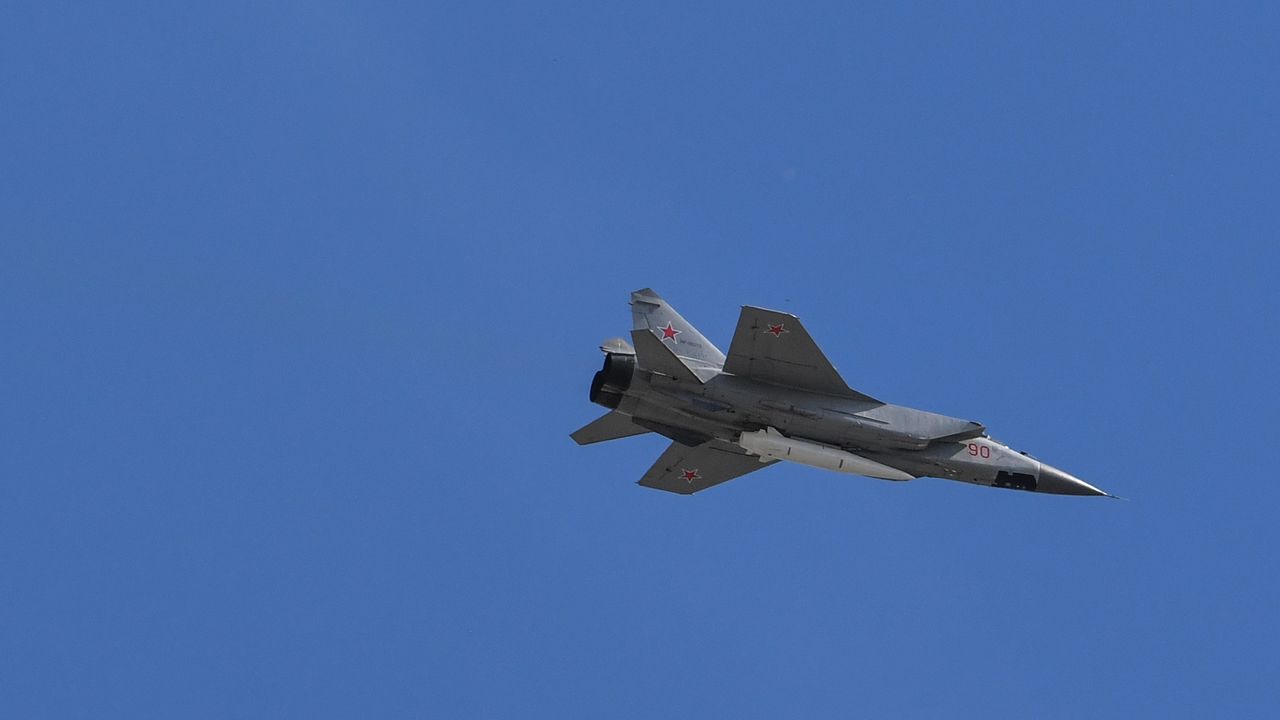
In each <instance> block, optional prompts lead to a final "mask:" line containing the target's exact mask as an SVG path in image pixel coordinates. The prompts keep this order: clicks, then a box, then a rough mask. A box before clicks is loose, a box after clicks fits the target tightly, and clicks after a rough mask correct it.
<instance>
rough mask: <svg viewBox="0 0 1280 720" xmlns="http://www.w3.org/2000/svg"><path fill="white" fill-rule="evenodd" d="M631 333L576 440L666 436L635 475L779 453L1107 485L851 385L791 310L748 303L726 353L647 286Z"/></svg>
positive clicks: (664, 486)
mask: <svg viewBox="0 0 1280 720" xmlns="http://www.w3.org/2000/svg"><path fill="white" fill-rule="evenodd" d="M631 315H632V319H633V329H632V331H631V342H630V343H628V342H627V341H626V340H623V339H622V338H616V339H613V340H608V341H606V342H605V343H604V344H603V345H601V346H600V350H601V351H603V352H604V367H603V368H602V369H601V370H600V371H599V372H597V373H596V374H595V378H594V379H593V380H592V381H591V393H590V398H591V402H593V403H596V404H598V405H603V406H604V407H606V408H609V412H608V413H607V414H605V415H604V416H602V417H600V418H599V419H597V420H595V421H594V422H591V423H589V424H588V425H586V426H585V427H583V428H581V429H580V430H578V431H577V432H575V433H573V434H572V435H571V437H572V438H573V439H574V440H575V441H576V442H577V443H578V444H580V445H589V444H592V443H598V442H603V441H606V440H616V439H618V438H625V437H630V436H633V435H641V434H644V433H647V432H654V433H658V434H659V435H662V436H665V437H667V438H669V439H670V440H671V441H672V442H671V445H670V446H669V447H668V448H667V450H666V452H664V453H662V456H661V457H659V458H658V460H657V462H655V463H654V464H653V467H651V468H649V471H648V472H647V473H645V474H644V477H643V478H641V479H640V481H639V484H640V485H643V486H645V487H650V488H656V489H658V490H666V491H669V492H673V493H680V494H682V495H689V494H692V493H696V492H699V491H702V490H706V489H707V488H709V487H711V486H713V485H719V484H720V483H723V482H725V481H727V480H732V479H734V478H737V477H741V476H743V475H746V474H747V473H749V472H753V471H755V470H760V469H761V468H765V467H768V466H770V465H773V464H774V463H777V462H779V461H782V460H786V461H789V462H794V463H800V464H802V465H810V466H813V467H818V468H823V469H826V470H834V471H836V472H842V473H849V474H853V475H864V476H867V477H872V478H881V479H884V480H895V481H903V480H912V479H915V478H919V477H936V478H942V479H945V480H958V481H961V482H967V483H973V484H976V485H987V486H991V487H1002V488H1012V489H1015V490H1027V491H1032V492H1040V493H1052V494H1057V495H1103V496H1109V497H1110V495H1109V494H1108V493H1106V492H1103V491H1102V490H1099V489H1098V488H1096V487H1094V486H1092V485H1090V484H1089V483H1087V482H1085V481H1083V480H1081V479H1079V478H1077V477H1074V476H1072V475H1070V474H1068V473H1065V472H1063V471H1061V470H1058V469H1057V468H1054V467H1052V466H1050V465H1048V464H1046V463H1043V462H1040V461H1039V460H1037V459H1035V458H1033V457H1031V456H1030V455H1028V454H1026V453H1024V452H1019V451H1016V450H1014V449H1012V448H1010V447H1009V446H1008V445H1005V444H1004V443H1002V442H999V441H997V440H995V439H993V438H992V437H991V436H990V435H988V434H987V430H986V428H985V427H984V426H983V425H982V424H981V423H978V422H973V421H971V420H962V419H960V418H954V417H947V416H945V415H938V414H936V413H931V412H925V411H924V410H914V409H912V408H908V407H902V406H900V405H891V404H889V403H886V402H882V401H880V400H877V399H875V398H873V397H870V396H868V395H865V394H863V393H860V392H858V391H857V390H854V389H852V388H850V387H849V386H848V385H847V384H845V381H844V380H843V379H842V378H841V377H840V374H839V373H838V372H836V369H835V367H833V366H832V365H831V363H830V362H829V361H828V360H827V358H826V356H825V355H823V354H822V350H820V349H819V348H818V345H817V343H815V342H814V341H813V338H811V337H809V333H808V331H807V330H805V328H804V325H802V324H801V323H800V319H799V318H797V317H796V316H794V315H790V314H787V313H783V312H778V311H777V310H766V309H764V308H759V307H752V306H745V307H743V308H742V314H741V315H740V316H739V317H738V327H737V329H735V330H734V333H733V341H732V342H731V343H730V344H729V354H728V356H726V355H725V354H724V353H722V352H720V350H718V349H717V348H716V346H715V345H713V344H711V341H709V340H707V338H705V337H703V335H702V333H700V332H698V330H697V328H695V327H694V326H692V325H690V324H689V323H688V322H687V321H686V320H685V319H684V318H683V317H681V316H680V313H678V312H676V311H675V308H673V307H671V305H669V304H667V302H666V301H665V300H663V299H662V298H661V297H659V296H658V294H657V293H655V292H654V291H653V290H650V289H647V288H646V289H644V290H637V291H636V292H633V293H632V294H631Z"/></svg>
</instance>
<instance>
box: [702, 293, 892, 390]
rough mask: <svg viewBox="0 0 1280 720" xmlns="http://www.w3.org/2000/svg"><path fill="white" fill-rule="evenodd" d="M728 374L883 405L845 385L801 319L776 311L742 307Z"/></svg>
mask: <svg viewBox="0 0 1280 720" xmlns="http://www.w3.org/2000/svg"><path fill="white" fill-rule="evenodd" d="M724 371H725V372H727V373H732V374H734V375H738V376H740V377H749V378H752V379H754V380H760V381H762V382H767V383H773V384H775V385H788V386H790V387H794V388H801V389H804V390H812V391H815V392H821V393H826V394H828V395H837V396H840V397H848V398H854V399H857V400H866V401H869V402H877V403H878V402H880V401H879V400H876V399H875V398H873V397H870V396H868V395H863V394H862V393H860V392H858V391H857V390H853V389H852V388H850V387H849V386H848V385H847V384H845V381H844V379H843V378H841V377H840V373H838V372H836V369H835V367H833V366H832V365H831V361H829V360H827V356H826V355H823V354H822V349H821V348H819V347H818V344H817V343H815V342H814V341H813V338H811V337H809V331H808V330H805V329H804V325H802V324H801V323H800V318H798V317H796V316H795V315H789V314H787V313H780V312H777V311H776V310H765V309H764V308H758V307H751V306H750V305H748V306H745V307H743V308H742V314H741V315H739V316H738V327H737V329H736V330H734V332H733V344H732V345H730V346H729V356H728V358H726V359H725V363H724Z"/></svg>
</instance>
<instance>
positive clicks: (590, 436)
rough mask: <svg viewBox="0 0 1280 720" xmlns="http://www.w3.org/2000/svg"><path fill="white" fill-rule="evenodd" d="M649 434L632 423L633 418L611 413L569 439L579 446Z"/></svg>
mask: <svg viewBox="0 0 1280 720" xmlns="http://www.w3.org/2000/svg"><path fill="white" fill-rule="evenodd" d="M647 432H649V431H648V430H646V429H644V428H642V427H640V426H639V425H636V424H635V423H633V422H631V418H629V417H627V416H626V415H623V414H622V413H620V412H611V413H606V414H605V415H602V416H600V417H598V418H596V419H595V420H592V421H591V422H589V423H587V424H586V425H584V426H582V427H581V428H579V429H578V430H577V431H575V432H574V433H573V434H572V435H570V436H569V437H571V438H573V441H574V442H576V443H578V444H579V445H590V444H592V443H598V442H604V441H606V440H617V439H619V438H624V437H631V436H633V435H643V434H645V433H647Z"/></svg>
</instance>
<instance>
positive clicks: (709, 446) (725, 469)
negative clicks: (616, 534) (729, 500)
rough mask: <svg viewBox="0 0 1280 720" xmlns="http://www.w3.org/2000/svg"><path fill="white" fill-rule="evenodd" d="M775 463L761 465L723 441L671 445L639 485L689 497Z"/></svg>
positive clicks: (753, 456)
mask: <svg viewBox="0 0 1280 720" xmlns="http://www.w3.org/2000/svg"><path fill="white" fill-rule="evenodd" d="M775 462H777V461H776V460H771V461H768V462H760V458H758V457H756V456H755V455H748V454H746V453H745V452H744V451H743V450H742V449H741V448H739V447H738V446H736V445H733V444H731V443H727V442H724V441H722V440H712V441H710V442H706V443H703V444H701V445H698V446H697V447H688V446H687V445H681V444H680V443H674V442H673V443H671V446H670V447H668V448H667V451H666V452H664V453H662V456H661V457H659V458H658V460H657V462H655V463H654V464H653V467H651V468H649V472H647V473H645V474H644V477H643V478H640V484H641V485H643V486H645V487H651V488H655V489H657V490H666V491H667V492H673V493H680V494H681V495H691V494H693V493H696V492H698V491H699V490H706V489H707V488H709V487H711V486H712V485H719V484H720V483H722V482H725V481H728V480H732V479H734V478H736V477H742V476H743V475H746V474H747V473H749V472H752V471H754V470H759V469H760V468H763V467H768V466H770V465H772V464H774V463H775Z"/></svg>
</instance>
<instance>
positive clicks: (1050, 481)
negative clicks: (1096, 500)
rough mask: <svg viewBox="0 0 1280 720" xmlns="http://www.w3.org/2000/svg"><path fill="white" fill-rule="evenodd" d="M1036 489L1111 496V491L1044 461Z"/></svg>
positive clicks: (1057, 493)
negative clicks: (1103, 489) (1099, 487)
mask: <svg viewBox="0 0 1280 720" xmlns="http://www.w3.org/2000/svg"><path fill="white" fill-rule="evenodd" d="M1036 491H1037V492H1042V493H1053V494H1055V495H1106V496H1108V497H1109V496H1110V493H1107V492H1103V491H1102V490H1099V489H1098V488H1096V487H1094V486H1092V485H1090V484H1089V483H1087V482H1085V481H1083V480H1081V479H1080V478H1078V477H1076V476H1074V475H1071V474H1070V473H1064V472H1062V471H1061V470H1059V469H1058V468H1055V467H1052V466H1050V465H1045V464H1043V463H1041V464H1040V481H1039V482H1038V483H1037V484H1036Z"/></svg>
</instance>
